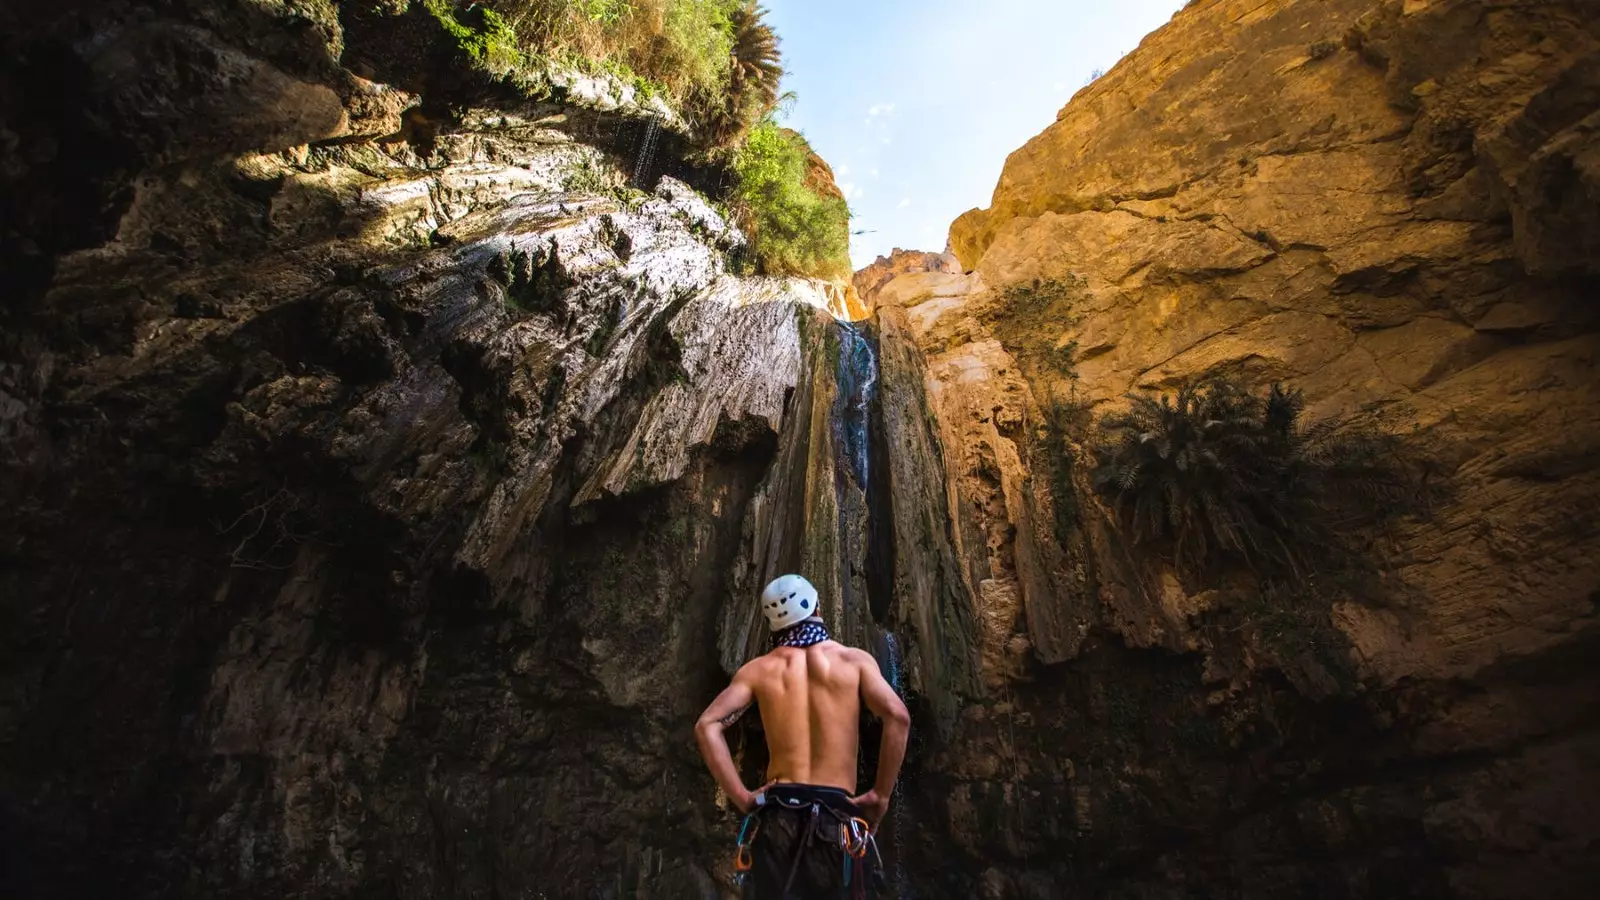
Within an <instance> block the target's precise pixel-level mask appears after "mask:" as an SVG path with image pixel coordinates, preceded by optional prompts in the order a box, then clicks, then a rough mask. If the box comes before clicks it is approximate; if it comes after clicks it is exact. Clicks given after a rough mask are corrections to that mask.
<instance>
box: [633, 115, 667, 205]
mask: <svg viewBox="0 0 1600 900" xmlns="http://www.w3.org/2000/svg"><path fill="white" fill-rule="evenodd" d="M660 137H661V126H660V125H659V124H657V122H656V120H655V119H651V120H650V122H649V123H648V124H646V125H645V126H644V139H643V140H641V141H640V142H639V156H638V158H637V159H635V160H634V164H633V185H634V187H637V188H647V187H648V186H647V185H645V183H644V176H645V174H646V173H648V172H649V171H650V164H651V163H653V162H655V160H656V141H657V140H658V139H659V138H660Z"/></svg>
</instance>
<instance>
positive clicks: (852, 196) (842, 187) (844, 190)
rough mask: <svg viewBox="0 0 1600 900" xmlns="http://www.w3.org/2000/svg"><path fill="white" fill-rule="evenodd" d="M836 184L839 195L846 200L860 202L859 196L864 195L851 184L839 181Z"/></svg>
mask: <svg viewBox="0 0 1600 900" xmlns="http://www.w3.org/2000/svg"><path fill="white" fill-rule="evenodd" d="M838 184H839V193H841V194H843V195H844V198H845V199H846V200H860V199H861V195H862V194H863V193H865V192H864V191H862V190H861V188H858V187H856V186H855V184H854V183H853V182H849V181H841V182H839V183H838Z"/></svg>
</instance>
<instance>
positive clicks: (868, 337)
mask: <svg viewBox="0 0 1600 900" xmlns="http://www.w3.org/2000/svg"><path fill="white" fill-rule="evenodd" d="M834 327H835V328H836V329H837V331H836V335H837V337H838V347H839V357H838V367H837V370H836V372H835V378H836V384H837V385H838V396H837V398H836V399H835V402H834V407H833V412H834V430H833V433H834V452H835V458H836V460H837V466H836V469H835V472H836V473H837V474H836V482H835V486H836V488H837V490H838V495H839V512H840V516H839V518H840V522H839V541H840V550H841V558H842V561H843V564H844V566H845V568H846V571H845V572H844V573H843V575H844V577H842V578H841V585H842V586H843V587H844V597H843V603H842V608H843V612H844V617H845V623H846V629H845V631H846V636H847V638H850V640H848V641H847V642H849V643H853V644H855V645H856V646H863V645H864V646H868V647H870V648H871V649H872V650H873V651H874V655H875V656H877V658H878V664H879V666H880V667H881V668H882V670H883V674H884V677H885V678H886V679H887V680H888V681H889V684H890V685H891V686H893V688H894V690H895V693H896V694H898V695H900V697H901V699H902V700H904V699H905V696H906V685H905V668H904V664H903V662H902V659H901V651H900V642H899V637H898V636H897V635H895V633H894V632H893V631H891V630H889V628H888V627H887V626H888V621H887V620H888V619H889V618H890V612H891V611H892V609H893V606H894V604H893V599H894V598H893V596H892V594H893V576H892V570H893V560H892V555H891V554H892V545H893V523H892V522H891V513H890V509H891V504H890V498H889V496H888V491H889V487H890V486H889V485H888V484H887V483H886V482H883V479H882V478H877V479H875V478H874V477H873V476H874V469H875V466H874V464H873V457H874V452H875V451H876V452H878V453H881V452H883V448H882V447H881V446H879V444H880V443H881V429H882V423H881V421H879V419H880V415H879V411H878V408H877V402H876V401H877V399H878V380H879V359H878V346H877V340H876V338H875V336H874V335H873V334H872V333H871V331H870V330H869V327H868V326H867V325H864V324H857V323H851V322H838V323H836V325H835V326H834ZM875 438H879V439H880V440H879V441H877V442H875ZM881 459H882V457H881V456H880V457H879V460H880V462H881ZM851 628H856V629H857V631H856V633H855V634H854V635H852V634H850V629H851ZM868 733H869V732H868V731H867V730H865V729H864V730H863V735H864V736H865V735H867V734H868ZM871 733H876V729H875V728H874V729H872V730H871ZM870 749H876V748H875V747H873V748H870ZM866 761H867V760H866V757H865V756H864V757H863V763H865V762H866ZM874 774H875V773H873V772H871V771H863V773H862V777H863V778H864V779H870V778H872V777H873V776H874ZM904 781H905V770H904V769H903V768H902V771H901V783H899V784H896V785H895V790H894V796H893V798H891V801H890V804H889V810H890V812H889V820H888V821H887V822H885V823H883V826H882V827H881V828H880V829H879V834H878V841H879V850H880V852H881V854H882V857H883V863H884V866H885V868H886V871H885V873H884V874H885V876H886V877H887V879H888V893H887V896H892V897H899V898H904V897H907V896H909V894H908V893H907V882H906V878H905V871H904V860H903V857H904V853H902V852H900V844H901V836H902V835H905V834H907V833H908V832H907V831H906V829H907V828H908V827H909V823H908V821H907V818H906V810H905V798H906V791H905V789H904V787H903V783H904Z"/></svg>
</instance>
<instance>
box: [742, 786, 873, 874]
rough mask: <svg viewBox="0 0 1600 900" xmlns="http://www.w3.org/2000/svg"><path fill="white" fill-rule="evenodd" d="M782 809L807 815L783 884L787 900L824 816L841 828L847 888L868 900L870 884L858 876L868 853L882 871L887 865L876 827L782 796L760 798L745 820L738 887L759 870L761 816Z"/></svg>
mask: <svg viewBox="0 0 1600 900" xmlns="http://www.w3.org/2000/svg"><path fill="white" fill-rule="evenodd" d="M775 807H782V808H784V809H787V810H790V811H793V812H802V811H804V812H807V813H808V815H807V816H806V820H805V823H804V824H803V825H802V826H801V828H800V830H799V832H797V833H796V835H795V848H794V855H793V856H792V857H791V859H790V861H789V872H788V875H787V876H786V877H785V878H784V881H783V893H782V895H781V896H784V897H787V896H788V895H789V891H790V890H791V889H792V888H793V887H794V881H795V876H796V875H798V874H799V871H800V863H801V861H802V860H804V859H805V856H806V852H807V851H808V850H810V849H811V846H812V842H813V841H814V840H816V839H817V838H818V835H819V829H818V825H819V823H820V822H821V820H822V814H823V813H827V814H828V815H829V816H832V817H833V819H834V820H835V821H836V823H837V824H838V827H839V832H838V837H837V839H836V840H837V844H838V848H839V854H840V858H841V865H842V870H841V873H840V876H841V878H842V880H843V882H844V886H845V887H846V888H854V890H853V891H852V896H855V897H865V896H866V880H865V878H858V877H857V873H858V872H860V871H861V867H862V866H863V865H864V861H865V860H866V857H867V853H868V851H869V850H870V851H871V853H872V855H873V857H874V859H876V860H877V863H878V867H879V870H880V871H881V869H882V865H883V857H882V855H881V854H880V853H879V852H878V842H877V839H876V838H875V837H874V836H873V834H872V825H871V824H870V823H869V822H867V820H866V819H863V818H861V817H860V816H852V815H847V814H846V813H843V812H841V811H839V810H837V809H834V808H833V807H832V806H830V805H828V804H827V803H824V802H822V801H821V800H817V799H805V798H802V797H790V796H782V795H779V794H772V795H768V794H766V793H762V794H759V795H757V798H756V808H755V809H754V810H751V811H750V813H749V814H747V815H746V816H745V817H744V823H743V824H742V825H740V826H739V838H738V840H737V842H736V843H735V847H734V855H733V870H734V883H735V884H737V885H739V886H741V887H742V886H743V885H744V883H745V881H746V880H747V878H748V877H749V874H750V870H751V869H752V868H754V866H755V854H754V851H753V847H754V845H755V841H756V836H757V835H758V834H760V833H761V818H760V817H761V814H762V813H763V812H764V811H766V810H769V809H773V808H775Z"/></svg>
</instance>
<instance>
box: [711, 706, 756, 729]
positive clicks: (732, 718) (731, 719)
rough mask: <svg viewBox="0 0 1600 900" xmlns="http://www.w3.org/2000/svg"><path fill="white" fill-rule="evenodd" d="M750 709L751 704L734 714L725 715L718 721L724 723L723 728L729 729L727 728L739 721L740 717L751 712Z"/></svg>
mask: <svg viewBox="0 0 1600 900" xmlns="http://www.w3.org/2000/svg"><path fill="white" fill-rule="evenodd" d="M750 707H751V704H749V703H746V704H745V705H744V708H743V709H736V710H734V711H733V712H731V713H728V714H727V715H725V716H723V717H722V718H720V719H718V720H717V721H718V722H721V723H722V727H723V728H727V727H729V726H731V725H732V724H733V723H735V722H737V721H739V717H740V716H742V715H744V714H745V713H747V712H749V711H750Z"/></svg>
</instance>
